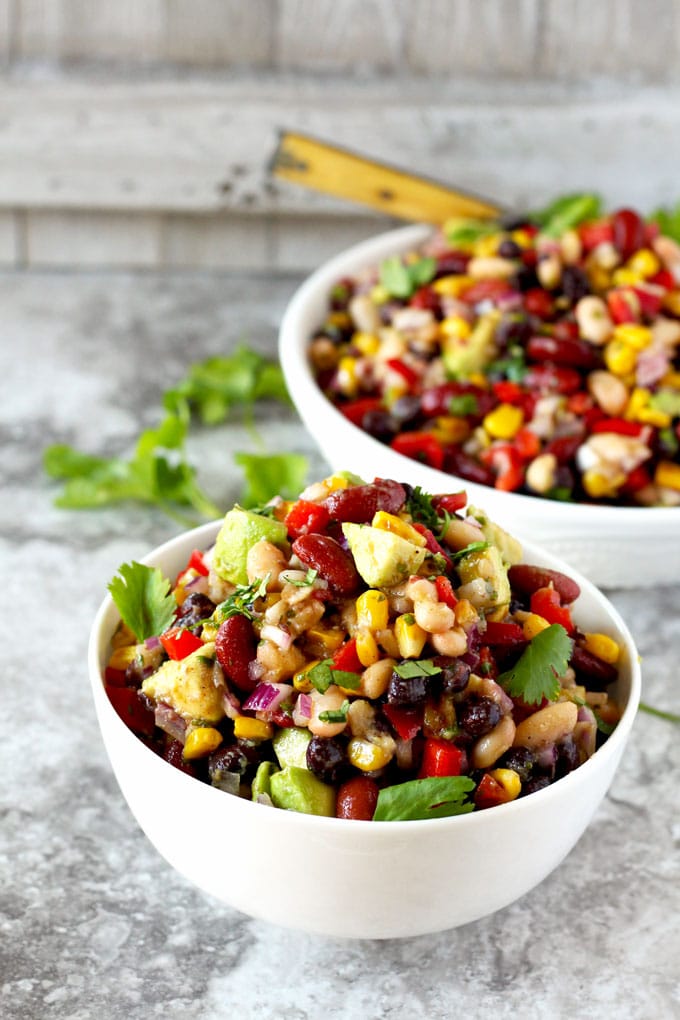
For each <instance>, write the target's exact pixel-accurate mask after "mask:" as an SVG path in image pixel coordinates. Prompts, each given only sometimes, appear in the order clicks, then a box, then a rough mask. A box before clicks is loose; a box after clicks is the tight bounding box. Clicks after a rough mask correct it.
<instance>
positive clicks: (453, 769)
mask: <svg viewBox="0 0 680 1020" xmlns="http://www.w3.org/2000/svg"><path fill="white" fill-rule="evenodd" d="M465 757H466V756H465V752H464V751H462V750H461V749H460V747H456V745H455V744H452V743H451V742H450V741H449V740H439V739H437V738H436V737H428V739H427V740H426V741H425V745H424V747H423V759H422V762H421V765H420V772H419V773H418V776H419V778H420V779H430V778H432V777H435V776H459V775H460V774H461V772H462V770H463V766H464V764H465Z"/></svg>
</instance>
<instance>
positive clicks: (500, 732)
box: [471, 715, 515, 769]
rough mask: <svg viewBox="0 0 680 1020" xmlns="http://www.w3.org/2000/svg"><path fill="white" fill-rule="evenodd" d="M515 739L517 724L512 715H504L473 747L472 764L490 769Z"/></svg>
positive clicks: (475, 766) (477, 767) (478, 767)
mask: <svg viewBox="0 0 680 1020" xmlns="http://www.w3.org/2000/svg"><path fill="white" fill-rule="evenodd" d="M514 739H515V724H514V722H513V720H512V716H511V715H504V716H503V718H502V719H501V721H500V722H499V723H497V724H496V726H494V728H493V729H492V730H491V732H490V733H486V734H485V735H484V736H483V737H480V738H479V740H478V741H477V743H476V744H475V746H474V747H473V749H472V759H471V761H472V766H473V768H476V769H488V768H489V767H490V766H491V765H493V763H494V762H496V761H498V759H499V758H500V757H501V755H503V754H505V752H506V751H509V750H510V748H511V747H512V745H513V741H514Z"/></svg>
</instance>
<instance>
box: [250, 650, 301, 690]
mask: <svg viewBox="0 0 680 1020" xmlns="http://www.w3.org/2000/svg"><path fill="white" fill-rule="evenodd" d="M257 661H258V662H259V663H260V665H261V666H263V667H264V673H263V674H262V677H261V679H262V680H266V681H269V682H270V683H274V684H275V683H278V682H279V681H280V680H290V678H291V677H292V676H293V674H294V673H297V672H298V670H300V669H302V667H303V666H305V665H306V663H307V660H306V658H305V657H304V655H303V654H302V652H301V651H300V649H299V648H296V647H295V645H291V646H290V648H288V649H287V650H286V651H285V652H284V651H283V649H281V648H279V647H278V645H275V644H274V642H273V641H268V640H265V641H260V643H259V645H258V646H257Z"/></svg>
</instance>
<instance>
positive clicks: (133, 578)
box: [108, 560, 177, 641]
mask: <svg viewBox="0 0 680 1020" xmlns="http://www.w3.org/2000/svg"><path fill="white" fill-rule="evenodd" d="M108 588H109V592H110V593H111V598H112V599H113V601H114V603H115V605H116V609H117V610H118V612H119V613H120V616H121V619H122V621H123V623H125V624H127V626H128V627H129V628H130V630H131V631H132V633H133V634H134V635H135V637H136V638H137V641H145V640H146V638H149V637H156V636H157V635H158V634H162V633H163V632H164V631H166V630H167V629H168V627H169V626H170V624H171V623H172V622H173V620H174V618H175V612H176V611H177V602H176V601H175V598H174V596H173V595H172V593H171V591H170V582H169V581H168V579H167V577H164V576H163V574H162V572H161V571H160V570H159V569H158V567H147V566H146V565H145V564H144V563H137V562H136V561H135V560H133V561H132V563H123V564H122V565H121V566H120V567H119V568H118V574H117V575H116V577H114V578H112V579H111V581H110V582H109V585H108Z"/></svg>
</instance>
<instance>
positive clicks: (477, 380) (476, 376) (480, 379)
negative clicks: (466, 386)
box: [467, 372, 490, 390]
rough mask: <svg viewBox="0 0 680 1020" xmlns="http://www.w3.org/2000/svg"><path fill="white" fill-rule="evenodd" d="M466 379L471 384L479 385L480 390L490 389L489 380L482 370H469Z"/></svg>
mask: <svg viewBox="0 0 680 1020" xmlns="http://www.w3.org/2000/svg"><path fill="white" fill-rule="evenodd" d="M467 381H468V382H469V383H472V385H473V386H479V388H480V390H488V389H490V386H489V380H488V379H487V377H486V376H485V375H484V373H483V372H470V374H469V375H468V377H467Z"/></svg>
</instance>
